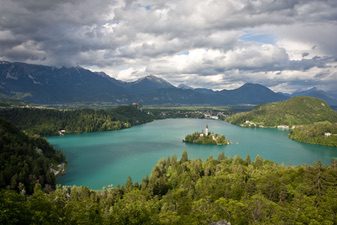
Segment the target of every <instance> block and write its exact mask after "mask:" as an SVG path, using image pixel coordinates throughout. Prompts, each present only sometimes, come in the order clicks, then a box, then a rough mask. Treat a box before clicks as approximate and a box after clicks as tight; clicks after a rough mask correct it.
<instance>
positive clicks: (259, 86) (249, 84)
mask: <svg viewBox="0 0 337 225" xmlns="http://www.w3.org/2000/svg"><path fill="white" fill-rule="evenodd" d="M242 88H263V89H269V88H268V87H266V86H263V85H261V84H255V83H245V84H244V85H242V86H241V87H239V89H242Z"/></svg>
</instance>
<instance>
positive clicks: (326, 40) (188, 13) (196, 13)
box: [0, 0, 337, 90]
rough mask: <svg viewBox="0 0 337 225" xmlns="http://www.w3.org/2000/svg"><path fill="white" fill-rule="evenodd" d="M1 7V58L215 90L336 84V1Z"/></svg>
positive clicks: (72, 2) (104, 1) (11, 1)
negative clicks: (250, 85) (151, 77)
mask: <svg viewBox="0 0 337 225" xmlns="http://www.w3.org/2000/svg"><path fill="white" fill-rule="evenodd" d="M0 5H1V8H0V15H1V16H0V52H1V53H0V58H1V59H7V60H12V61H23V62H31V63H41V64H49V65H68V66H69V65H81V66H84V67H87V68H90V69H94V70H96V71H98V70H103V71H105V72H106V73H109V74H111V75H112V76H113V77H116V78H118V79H123V80H134V79H137V78H139V77H142V76H144V75H146V74H148V73H152V74H154V75H158V76H161V77H163V78H166V79H167V80H169V81H171V82H173V83H175V84H178V83H179V82H189V83H190V85H192V86H195V87H202V86H205V87H209V88H214V89H219V88H223V87H226V88H230V87H237V86H238V85H240V84H242V83H244V82H248V81H249V82H259V83H262V84H265V85H268V86H270V87H273V88H275V89H282V88H284V89H285V90H291V89H293V88H303V87H307V86H313V85H317V86H319V87H322V88H325V89H331V88H332V85H331V83H333V84H335V83H336V80H337V76H336V67H335V63H336V58H337V42H336V40H337V23H336V20H337V2H336V1H321V0H287V1H284V0H254V1H249V0H206V1H201V0H200V1H199V0H198V1H196V0H172V1H165V0H150V1H149V0H146V1H145V0H132V1H129V0H125V1H124V0H115V1H109V0H101V1H98V2H97V1H90V0H85V1H80V0H69V1H63V0H62V1H51V0H45V1H34V0H26V1H18V0H0ZM247 34H248V36H249V38H242V37H243V36H244V35H247ZM268 38H269V39H268ZM322 77H323V78H322ZM327 80H328V81H329V82H327Z"/></svg>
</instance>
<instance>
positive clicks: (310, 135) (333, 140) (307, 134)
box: [289, 121, 337, 147]
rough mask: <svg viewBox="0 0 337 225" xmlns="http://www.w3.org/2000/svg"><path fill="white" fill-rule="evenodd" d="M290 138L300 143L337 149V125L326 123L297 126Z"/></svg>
mask: <svg viewBox="0 0 337 225" xmlns="http://www.w3.org/2000/svg"><path fill="white" fill-rule="evenodd" d="M326 133H329V134H330V135H329V136H327V135H326ZM289 137H290V138H291V139H293V140H295V141H299V142H304V143H309V144H319V145H326V146H333V147H337V124H336V123H330V122H328V121H325V122H318V123H314V124H307V125H302V126H296V127H295V128H294V129H292V130H291V132H290V134H289Z"/></svg>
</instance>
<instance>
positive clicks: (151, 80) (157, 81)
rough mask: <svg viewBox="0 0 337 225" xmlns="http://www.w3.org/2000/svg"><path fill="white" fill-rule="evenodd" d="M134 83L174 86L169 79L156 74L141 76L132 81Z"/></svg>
mask: <svg viewBox="0 0 337 225" xmlns="http://www.w3.org/2000/svg"><path fill="white" fill-rule="evenodd" d="M132 83H133V84H134V85H141V84H146V85H151V86H153V88H172V87H174V86H173V85H172V84H171V83H169V82H168V81H167V80H165V79H163V78H160V77H157V76H154V75H147V76H145V77H143V78H140V79H138V80H136V81H135V82H132Z"/></svg>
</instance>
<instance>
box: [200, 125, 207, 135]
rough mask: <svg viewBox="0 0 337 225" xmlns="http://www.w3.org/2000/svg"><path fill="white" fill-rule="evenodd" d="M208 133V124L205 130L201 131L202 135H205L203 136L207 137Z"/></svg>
mask: <svg viewBox="0 0 337 225" xmlns="http://www.w3.org/2000/svg"><path fill="white" fill-rule="evenodd" d="M208 135H209V133H208V124H207V125H206V128H205V130H204V131H203V132H201V133H200V137H203V136H205V137H207V136H208Z"/></svg>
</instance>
